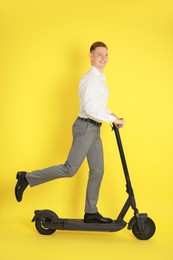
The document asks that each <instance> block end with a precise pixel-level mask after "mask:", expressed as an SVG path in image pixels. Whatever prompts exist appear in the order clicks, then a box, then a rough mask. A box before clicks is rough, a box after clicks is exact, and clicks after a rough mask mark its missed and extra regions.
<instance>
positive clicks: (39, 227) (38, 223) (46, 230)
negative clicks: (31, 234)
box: [35, 217, 56, 235]
mask: <svg viewBox="0 0 173 260" xmlns="http://www.w3.org/2000/svg"><path fill="white" fill-rule="evenodd" d="M43 221H44V222H47V223H51V222H52V220H51V219H50V218H47V217H45V218H42V219H40V218H37V219H36V221H35V227H36V229H37V231H38V232H39V233H40V234H42V235H51V234H53V233H54V232H55V231H56V229H50V228H45V227H44V225H43Z"/></svg>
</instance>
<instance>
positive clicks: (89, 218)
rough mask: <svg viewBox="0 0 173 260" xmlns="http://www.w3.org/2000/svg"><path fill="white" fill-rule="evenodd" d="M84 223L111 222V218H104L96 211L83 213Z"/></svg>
mask: <svg viewBox="0 0 173 260" xmlns="http://www.w3.org/2000/svg"><path fill="white" fill-rule="evenodd" d="M84 222H85V223H111V222H112V219H111V218H104V217H103V216H102V215H101V214H100V213H99V212H96V213H93V214H91V213H85V215H84Z"/></svg>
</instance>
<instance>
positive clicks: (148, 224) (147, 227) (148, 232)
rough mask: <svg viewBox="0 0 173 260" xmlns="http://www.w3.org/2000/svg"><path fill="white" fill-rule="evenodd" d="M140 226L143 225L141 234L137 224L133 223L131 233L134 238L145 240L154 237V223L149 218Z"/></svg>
mask: <svg viewBox="0 0 173 260" xmlns="http://www.w3.org/2000/svg"><path fill="white" fill-rule="evenodd" d="M142 225H143V228H142V229H143V230H142V232H141V231H139V228H138V224H137V222H135V223H134V225H133V227H132V232H133V234H134V236H135V237H137V238H138V239H140V240H147V239H149V238H151V237H152V236H153V235H154V233H155V230H156V226H155V223H154V221H153V220H152V219H151V218H147V219H146V220H145V222H144V223H143V224H142Z"/></svg>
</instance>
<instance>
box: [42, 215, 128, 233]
mask: <svg viewBox="0 0 173 260" xmlns="http://www.w3.org/2000/svg"><path fill="white" fill-rule="evenodd" d="M126 224H127V223H126V222H125V221H124V220H123V221H122V222H118V223H117V222H116V220H115V221H113V222H111V223H106V224H104V223H85V222H84V220H83V219H61V218H59V219H58V221H57V222H51V223H50V222H49V223H48V222H44V221H43V226H44V227H45V228H50V229H59V230H73V231H75V230H77V231H108V232H114V231H118V230H121V229H123V228H124V227H125V226H126Z"/></svg>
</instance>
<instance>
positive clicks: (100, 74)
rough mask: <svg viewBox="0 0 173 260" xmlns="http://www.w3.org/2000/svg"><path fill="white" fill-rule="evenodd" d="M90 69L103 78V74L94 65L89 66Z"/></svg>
mask: <svg viewBox="0 0 173 260" xmlns="http://www.w3.org/2000/svg"><path fill="white" fill-rule="evenodd" d="M91 70H92V71H93V72H94V73H95V75H96V76H101V77H103V78H105V74H104V73H102V72H100V71H99V70H98V69H97V68H96V67H94V66H91Z"/></svg>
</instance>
